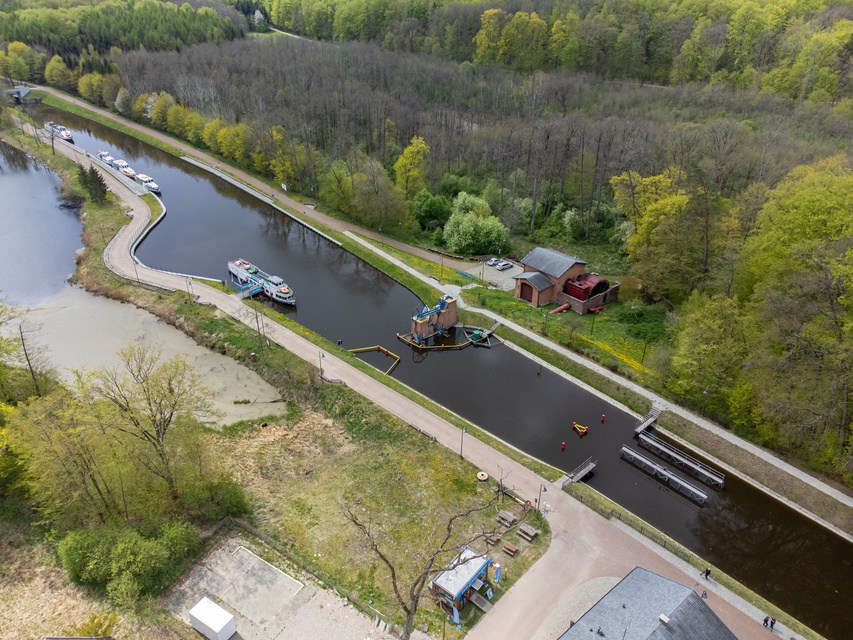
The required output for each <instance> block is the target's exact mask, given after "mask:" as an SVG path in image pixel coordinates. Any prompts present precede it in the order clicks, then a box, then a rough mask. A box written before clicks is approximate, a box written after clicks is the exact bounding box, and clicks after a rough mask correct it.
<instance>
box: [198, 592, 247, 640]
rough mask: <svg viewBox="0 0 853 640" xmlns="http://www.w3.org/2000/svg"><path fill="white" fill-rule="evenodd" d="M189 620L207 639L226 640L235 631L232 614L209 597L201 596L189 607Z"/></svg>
mask: <svg viewBox="0 0 853 640" xmlns="http://www.w3.org/2000/svg"><path fill="white" fill-rule="evenodd" d="M190 622H191V623H192V626H193V629H195V630H196V631H198V632H199V633H201V634H202V635H203V636H205V637H206V638H208V639H209V640H228V638H230V637H231V636H233V635H234V634H235V633H236V632H237V625H236V623H235V622H234V616H233V615H231V614H230V613H228V612H227V611H226V610H225V609H223V608H222V607H220V606H219V605H218V604H216V603H215V602H214V601H213V600H210V599H209V598H202V599H201V601H199V603H198V604H197V605H196V606H194V607H193V608H192V609H190Z"/></svg>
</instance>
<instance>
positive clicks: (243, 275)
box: [228, 260, 296, 306]
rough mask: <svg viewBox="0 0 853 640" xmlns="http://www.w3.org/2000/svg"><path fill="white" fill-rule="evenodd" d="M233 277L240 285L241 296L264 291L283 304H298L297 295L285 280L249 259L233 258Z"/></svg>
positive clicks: (245, 296) (229, 268) (230, 262)
mask: <svg viewBox="0 0 853 640" xmlns="http://www.w3.org/2000/svg"><path fill="white" fill-rule="evenodd" d="M228 271H229V272H230V273H231V279H232V280H234V281H235V282H237V283H238V284H239V285H240V297H242V298H247V297H249V296H253V295H256V294H258V293H263V294H264V295H266V296H267V297H268V298H270V299H271V300H275V301H276V302H279V303H281V304H292V305H294V306H295V305H296V296H294V295H293V289H291V288H290V287H289V286H287V284H285V282H284V280H282V279H281V278H279V277H278V276H271V275H270V274H268V273H266V272H265V271H261V270H260V269H258V268H257V267H256V266H255V265H253V264H252V263H251V262H249V261H248V260H231V261H229V262H228Z"/></svg>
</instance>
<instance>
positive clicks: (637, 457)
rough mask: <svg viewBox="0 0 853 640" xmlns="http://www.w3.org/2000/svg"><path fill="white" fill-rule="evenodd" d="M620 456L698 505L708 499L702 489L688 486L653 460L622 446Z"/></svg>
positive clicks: (688, 484) (684, 481)
mask: <svg viewBox="0 0 853 640" xmlns="http://www.w3.org/2000/svg"><path fill="white" fill-rule="evenodd" d="M621 455H622V457H624V458H625V459H626V460H628V461H629V462H633V463H634V464H635V465H637V466H638V467H640V468H641V469H642V470H643V471H645V472H646V473H648V474H650V475H653V476H655V477H657V478H660V479H661V480H663V481H664V482H666V483H667V484H668V485H669V486H671V487H673V488H675V489H678V491H680V492H681V493H683V494H684V495H686V496H687V497H688V498H690V499H692V500H695V501H696V502H698V503H699V504H705V500H707V499H708V494H707V493H705V492H704V491H702V489H700V488H699V487H697V486H694V485H692V484H690V483H689V482H687V481H686V480H684V479H682V478H679V477H678V476H675V475H673V474H672V473H671V472H670V471H669V470H668V469H667V468H666V467H664V466H662V465H659V464H658V463H657V462H655V461H654V460H650V459H649V458H647V457H646V456H644V455H643V454H642V453H640V452H639V451H634V450H633V449H631V448H630V447H626V446H625V445H622V451H621Z"/></svg>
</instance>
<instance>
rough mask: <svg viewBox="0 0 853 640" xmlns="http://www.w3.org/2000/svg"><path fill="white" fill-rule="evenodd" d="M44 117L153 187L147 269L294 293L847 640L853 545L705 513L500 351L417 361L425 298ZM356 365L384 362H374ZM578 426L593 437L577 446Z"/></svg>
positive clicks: (438, 389) (767, 504)
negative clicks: (239, 269) (239, 265)
mask: <svg viewBox="0 0 853 640" xmlns="http://www.w3.org/2000/svg"><path fill="white" fill-rule="evenodd" d="M40 115H41V116H42V117H43V118H44V119H53V120H56V121H58V122H61V123H62V124H64V125H65V126H67V127H68V128H69V129H71V130H72V131H73V133H74V136H75V141H76V143H77V145H78V146H80V147H82V148H84V149H86V150H87V151H89V152H90V153H95V152H96V151H98V150H101V149H106V150H109V151H110V152H111V154H112V155H113V156H114V157H116V158H119V157H121V158H123V159H125V160H126V161H127V162H128V163H130V165H131V166H132V167H134V168H135V169H136V170H137V171H139V172H144V173H147V174H148V175H151V176H152V177H153V178H154V179H155V181H156V182H158V183H159V184H160V186H161V188H162V190H163V201H164V202H165V204H166V206H167V208H168V215H167V216H166V218H165V219H164V221H163V222H162V223H161V225H160V226H159V227H158V228H157V229H156V230H155V231H154V232H153V233H152V234H151V235H150V237H149V238H147V239H146V240H145V241H144V242H143V244H142V245H141V246H140V248H139V250H138V252H137V255H138V256H139V257H140V259H141V260H142V261H143V262H145V263H146V264H148V265H149V266H153V267H158V268H163V269H168V270H172V271H178V272H185V273H193V274H197V275H203V276H207V277H212V278H219V279H226V278H227V270H226V267H225V265H226V262H227V261H228V260H229V259H235V258H244V259H247V260H251V261H252V262H253V263H255V264H257V265H258V266H260V267H261V268H262V269H264V270H266V271H268V272H269V273H273V274H276V275H279V276H281V277H282V278H284V280H285V281H286V282H287V283H288V284H289V285H290V286H291V287H292V288H293V289H294V291H295V293H296V297H297V300H298V303H299V304H298V307H297V308H296V309H292V308H288V307H277V310H278V311H281V312H285V313H288V314H290V316H291V317H292V318H293V319H294V320H296V321H297V322H299V323H300V324H302V325H304V326H306V327H308V328H310V329H312V330H313V331H315V332H317V333H319V334H321V335H323V336H325V337H326V338H328V339H330V340H332V341H333V342H336V341H338V340H341V341H342V344H343V346H344V348H357V347H364V346H370V345H375V344H381V345H382V346H384V347H386V348H388V349H390V350H392V351H394V352H396V353H398V354H400V355H401V356H402V358H403V360H402V362H401V363H400V366H398V367H397V369H395V371H394V377H395V378H397V379H399V380H401V381H402V382H404V383H406V384H408V385H410V386H411V387H413V388H415V389H417V390H418V391H420V392H421V393H423V394H424V395H426V396H429V397H430V398H432V399H433V400H435V401H436V402H439V403H440V404H442V405H444V406H446V407H448V408H449V409H451V410H453V411H455V412H457V413H459V414H460V415H462V416H464V417H466V418H467V419H469V420H471V421H472V422H474V423H475V424H477V425H479V426H480V427H482V428H484V429H486V430H487V431H489V432H490V433H492V434H494V435H495V436H497V437H499V438H501V439H503V440H505V441H507V442H509V443H511V444H513V445H514V446H516V447H518V448H519V449H522V450H523V451H525V452H527V453H529V454H531V455H533V456H535V457H537V458H539V459H542V460H544V461H545V462H548V463H549V464H552V465H554V466H556V467H557V468H560V469H562V470H564V471H568V470H571V469H573V468H574V467H575V466H577V465H578V464H579V463H580V462H581V461H583V460H585V459H586V458H587V457H590V456H592V457H593V458H594V459H597V460H598V461H599V465H598V467H597V469H596V472H595V474H594V475H593V476H592V477H591V479H589V481H588V483H589V485H590V486H592V487H594V488H595V489H597V490H598V491H600V492H601V493H603V494H604V495H606V496H608V497H609V498H611V499H612V500H614V501H615V502H617V503H618V504H620V505H622V506H624V507H625V509H626V510H629V511H631V512H633V513H635V514H637V515H638V516H639V517H641V518H643V519H644V520H646V521H648V522H650V523H651V524H653V525H654V526H656V527H658V528H659V529H660V530H662V531H664V532H666V533H667V534H668V535H670V536H672V537H673V538H675V539H676V540H678V541H680V542H681V543H683V544H684V545H685V546H686V547H688V548H689V549H691V550H692V551H694V552H695V553H697V554H699V555H701V556H703V557H704V558H706V559H707V560H708V561H709V562H712V563H714V564H715V565H716V566H718V567H720V568H721V569H722V570H724V571H726V572H727V573H729V574H730V575H732V576H734V577H735V578H736V579H738V580H740V581H741V582H743V583H744V584H746V585H748V586H749V587H750V588H752V589H753V590H754V591H756V592H757V593H759V594H761V595H763V596H764V597H766V598H767V599H768V600H770V601H772V602H773V603H775V604H777V605H778V606H779V607H781V608H782V609H783V610H785V611H787V612H789V613H790V614H791V615H793V616H795V617H796V618H798V619H800V620H801V621H803V622H804V623H805V624H807V625H809V626H810V627H812V628H814V629H816V630H817V631H819V632H820V633H822V634H824V635H826V636H827V637H829V638H838V639H839V640H840V639H841V638H844V637H847V635H848V629H849V628H850V625H851V624H853V611H851V608H850V607H849V603H850V602H853V583H851V581H850V580H849V575H850V573H851V570H853V545H851V544H849V543H848V542H846V541H845V540H843V539H842V538H840V537H838V536H836V535H834V534H832V533H831V532H829V531H827V530H826V529H824V528H823V527H820V526H818V525H816V524H814V523H813V522H812V521H811V520H809V519H808V518H806V517H803V516H802V515H800V514H799V513H797V512H796V511H794V510H792V509H789V508H788V507H786V506H784V505H782V504H781V503H779V502H778V501H776V500H774V499H772V498H770V497H768V496H766V495H765V494H763V493H762V492H760V491H758V490H756V489H754V488H753V487H752V486H751V485H749V484H747V483H744V482H742V481H740V480H738V479H737V478H734V477H732V476H728V477H727V478H726V487H725V489H724V490H722V491H715V490H712V489H708V490H707V491H708V493H709V494H710V497H709V499H708V501H707V502H706V503H705V504H704V505H701V506H700V505H698V504H696V503H694V502H692V501H691V500H689V499H688V498H686V497H684V496H682V495H681V494H679V493H677V492H675V491H673V490H671V489H670V488H668V487H667V486H666V485H664V484H662V483H660V482H658V481H657V480H655V479H654V478H652V477H650V476H648V475H647V474H645V473H644V472H643V471H641V470H639V469H637V468H636V467H635V466H633V465H632V464H630V463H627V462H625V461H624V460H622V459H621V458H620V457H619V450H620V448H621V445H622V444H628V446H631V447H633V448H638V446H637V444H636V441H634V440H633V430H632V427H633V425H634V422H635V420H634V418H633V417H632V416H630V415H628V414H625V413H623V412H621V411H619V410H618V409H616V408H614V407H613V406H611V405H609V404H607V403H606V402H604V401H603V400H602V399H600V398H599V397H597V396H596V395H594V394H591V393H588V392H586V391H585V390H583V389H581V388H579V387H577V386H575V385H573V384H571V383H569V382H567V381H566V380H565V379H563V378H562V377H560V376H557V375H555V374H552V373H551V372H549V371H547V370H540V367H539V365H538V364H536V363H534V362H533V361H531V360H529V359H527V358H525V357H523V356H521V355H520V354H518V353H516V352H514V351H512V350H511V349H509V348H507V347H504V346H499V347H495V348H492V349H485V348H469V349H466V350H464V351H454V352H446V353H431V354H428V355H427V356H426V357H424V356H423V355H422V354H419V353H417V352H414V351H412V350H409V349H408V348H407V347H404V345H402V344H400V343H398V342H397V341H396V339H395V335H396V332H398V331H399V332H401V333H404V332H406V331H408V329H409V317H410V315H411V313H412V312H413V311H414V310H415V309H416V308H417V307H418V306H419V305H420V301H419V300H418V299H417V298H416V297H415V296H414V295H413V294H412V293H411V292H410V291H408V290H407V289H405V288H404V287H402V286H400V285H399V284H397V283H396V282H395V281H394V280H392V279H391V278H390V277H388V276H386V275H384V274H383V273H382V272H380V271H378V270H377V269H375V268H373V267H372V266H370V265H369V264H367V263H365V262H364V261H362V260H361V259H359V258H357V257H355V256H353V255H352V254H350V253H348V252H346V251H343V250H341V249H340V248H338V247H337V246H335V245H334V244H332V243H329V242H328V241H326V240H324V239H322V238H320V237H318V236H317V235H316V234H314V233H313V232H310V231H308V230H306V229H305V227H303V226H302V225H300V224H298V223H296V222H294V221H293V220H291V219H290V218H288V217H287V216H283V215H282V214H280V213H278V212H277V211H275V210H274V209H273V208H271V207H269V206H267V205H265V204H263V203H260V202H258V201H257V200H256V199H255V198H253V197H251V196H249V195H247V194H245V193H244V192H242V191H241V190H239V189H236V188H235V187H232V186H231V185H229V184H227V183H225V182H223V181H221V180H219V179H217V178H215V177H213V176H212V175H210V174H209V173H207V172H204V171H202V170H199V169H197V168H195V167H193V166H192V165H189V164H188V163H185V162H184V161H182V160H180V159H178V158H175V157H174V156H171V155H169V154H166V153H164V152H162V151H159V150H157V149H154V148H152V147H150V146H149V145H146V144H144V143H142V142H139V141H138V140H135V139H133V138H130V137H128V136H125V135H124V134H121V133H119V132H116V131H114V130H112V129H109V128H107V127H104V126H102V125H99V124H97V123H93V122H91V121H88V120H85V119H82V118H78V117H76V116H73V115H70V114H67V113H64V112H59V111H53V110H50V109H47V108H44V109H43V110H42V111H41V113H40ZM0 185H2V182H0ZM22 244H23V243H22ZM4 280H5V278H4ZM0 286H3V287H4V288H5V287H6V283H5V282H2V283H0ZM427 302H430V303H433V302H434V301H432V300H430V301H427ZM365 359H366V360H367V361H368V362H370V363H371V364H374V365H375V366H377V367H378V368H380V369H383V370H384V369H386V368H387V367H388V366H389V365H390V364H391V362H390V361H386V360H385V359H384V356H381V355H379V354H375V353H374V354H370V355H368V356H367V357H366V358H365ZM603 413H604V414H606V415H607V418H606V421H605V423H604V424H601V415H602V414H603ZM573 421H574V422H578V423H579V424H582V425H586V426H588V427H589V433H588V435H587V436H586V437H584V438H580V437H578V435H577V434H576V433H575V432H574V431H573V430H572V429H571V424H572V422H573ZM562 442H566V450H565V451H562V448H561V443H562ZM688 479H690V478H689V477H688ZM507 482H508V484H510V485H512V478H508V481H507ZM693 482H696V481H695V480H693ZM545 502H546V503H547V497H546V500H545ZM805 594H807V597H804V595H805Z"/></svg>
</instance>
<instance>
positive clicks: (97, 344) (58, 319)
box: [15, 286, 284, 424]
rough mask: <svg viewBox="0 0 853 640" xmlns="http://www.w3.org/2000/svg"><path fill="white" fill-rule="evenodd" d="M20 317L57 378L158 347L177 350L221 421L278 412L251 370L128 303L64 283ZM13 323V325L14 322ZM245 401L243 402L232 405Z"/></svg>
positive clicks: (272, 393) (269, 390) (277, 403)
mask: <svg viewBox="0 0 853 640" xmlns="http://www.w3.org/2000/svg"><path fill="white" fill-rule="evenodd" d="M23 309H24V311H25V313H24V314H23V315H22V316H21V320H22V321H23V323H24V325H23V327H24V332H25V333H26V335H27V337H28V341H31V342H32V343H34V344H36V345H38V346H39V347H41V348H43V349H44V351H45V355H46V356H47V358H48V359H49V360H50V362H51V363H52V364H53V365H54V366H55V367H56V368H57V370H58V371H59V374H60V376H61V378H62V380H63V381H65V382H71V381H72V380H73V379H74V370H75V369H77V370H81V369H87V370H91V369H93V368H95V367H101V366H104V365H110V364H115V363H117V362H118V359H117V357H116V352H117V351H118V350H119V349H121V348H123V347H125V346H127V345H128V344H131V343H133V344H138V345H150V346H155V347H157V348H159V349H160V350H161V352H162V355H163V357H164V358H171V357H173V356H175V355H177V354H182V355H184V356H185V357H186V359H187V362H189V364H190V365H192V366H193V367H194V368H195V370H196V371H197V372H198V373H199V374H201V375H202V376H203V378H202V384H203V385H205V386H206V387H207V388H208V389H210V390H211V392H212V394H213V399H214V405H215V407H216V409H217V410H218V411H220V412H221V413H222V414H223V417H222V419H221V420H220V421H219V422H220V423H221V424H230V423H232V422H236V421H238V420H251V419H255V418H259V417H262V416H265V415H269V414H272V413H278V412H281V411H284V404H283V403H282V402H281V396H280V395H279V393H278V392H277V391H276V390H275V389H274V388H273V387H272V386H270V385H269V384H268V383H266V382H265V381H264V380H263V379H261V377H260V376H258V375H257V374H256V373H255V372H254V371H251V370H250V369H247V368H246V367H244V366H243V365H241V364H239V363H237V362H235V361H234V360H232V359H231V358H228V357H226V356H223V355H220V354H218V353H214V352H212V351H209V350H208V349H205V348H204V347H201V346H199V345H198V344H196V343H195V342H194V341H193V340H191V339H190V338H189V337H187V336H186V335H185V334H184V333H182V332H181V331H179V330H177V329H175V328H174V327H172V326H170V325H168V324H166V323H165V322H163V321H162V320H161V319H159V318H157V317H156V316H154V315H152V314H150V313H148V312H147V311H144V310H142V309H138V308H137V307H135V306H133V305H130V304H123V303H121V302H116V301H114V300H109V299H107V298H103V297H97V296H93V295H91V294H89V293H87V292H85V291H83V290H82V289H79V288H76V287H70V286H68V287H65V288H64V289H63V290H62V292H61V293H59V294H58V295H56V296H53V297H51V298H49V299H48V300H47V301H46V302H45V303H44V304H42V305H40V306H38V307H33V308H29V307H24V308H23ZM15 324H16V327H17V323H15ZM245 400H249V404H234V402H235V401H245Z"/></svg>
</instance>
